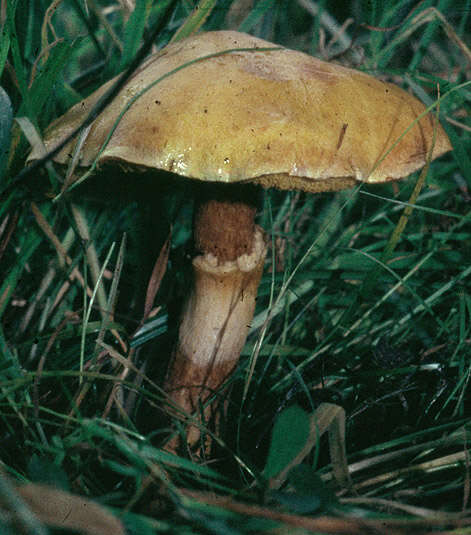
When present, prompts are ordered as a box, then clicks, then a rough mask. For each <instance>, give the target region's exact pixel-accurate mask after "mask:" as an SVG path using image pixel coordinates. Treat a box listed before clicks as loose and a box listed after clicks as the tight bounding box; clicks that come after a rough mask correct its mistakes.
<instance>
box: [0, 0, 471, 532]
mask: <svg viewBox="0 0 471 535" xmlns="http://www.w3.org/2000/svg"><path fill="white" fill-rule="evenodd" d="M129 5H130V6H131V7H132V6H134V2H130V3H129ZM127 6H128V3H127V2H124V1H123V2H119V1H114V2H113V1H105V0H95V1H94V2H87V3H85V2H80V1H77V0H62V1H54V2H52V1H51V0H35V1H34V2H30V1H29V0H8V1H7V0H2V2H1V8H0V24H1V25H2V32H1V34H0V73H1V86H2V87H3V89H4V90H5V92H4V93H0V150H1V151H2V154H4V155H5V156H4V157H3V158H2V162H1V163H0V177H1V181H0V188H1V191H2V194H1V198H0V266H1V267H0V273H2V275H3V276H2V277H1V279H0V316H1V322H0V444H1V448H0V466H1V471H2V473H3V476H1V477H0V483H1V484H0V515H1V516H0V525H3V527H2V530H3V531H2V533H17V532H18V531H15V529H18V526H21V529H22V530H23V531H21V532H24V533H55V532H57V526H56V527H54V523H53V522H52V523H51V522H49V528H48V527H46V525H45V524H44V523H42V522H41V518H42V519H43V520H44V519H45V517H44V516H43V517H41V516H40V520H38V519H36V518H34V517H32V516H31V514H30V512H29V510H28V508H27V507H24V506H23V505H22V502H21V501H20V497H19V494H18V493H19V492H21V491H18V490H17V488H16V484H17V483H19V482H21V483H25V482H30V481H32V482H35V483H44V482H45V483H49V484H51V485H53V486H55V487H56V489H62V490H63V491H71V492H73V493H75V494H80V495H82V496H84V497H87V498H89V499H91V500H93V502H95V503H97V504H100V505H101V506H106V508H108V510H109V511H111V513H112V514H113V516H114V517H115V518H117V519H120V521H121V522H122V523H123V524H124V525H125V526H126V529H127V530H128V532H129V533H142V534H147V533H149V534H151V533H174V532H175V533H218V534H219V533H220V534H226V533H227V534H229V533H230V534H242V533H244V534H245V533H250V532H260V533H265V532H277V533H284V532H290V533H291V532H296V533H306V532H313V533H367V532H368V533H388V534H390V533H431V532H435V531H443V532H446V533H456V534H462V533H471V515H470V492H471V491H470V489H471V477H470V460H469V456H470V449H469V444H470V416H469V415H470V413H471V407H470V394H469V392H470V388H469V382H470V373H471V282H470V280H471V279H470V275H471V254H470V250H471V224H470V216H471V212H470V192H469V187H470V185H471V161H470V157H469V154H470V153H471V151H470V149H471V146H470V145H471V135H470V132H471V121H470V113H471V108H470V95H471V83H470V62H471V53H470V50H469V48H468V47H467V43H469V42H470V28H471V2H469V1H467V0H462V1H461V2H458V3H457V2H452V1H451V0H439V1H437V2H420V3H417V4H412V3H410V2H408V1H407V2H406V1H402V2H392V1H384V2H377V1H369V2H366V1H364V2H363V1H361V0H357V1H352V2H350V3H348V4H347V3H343V4H341V5H339V6H337V5H335V6H334V5H331V3H329V2H314V1H312V0H298V1H294V0H292V1H282V0H259V1H255V2H236V1H231V0H209V1H208V0H207V1H204V0H203V1H201V2H200V3H199V5H198V7H199V9H193V8H194V7H195V6H194V2H192V1H189V0H165V1H164V0H161V1H159V2H152V1H151V0H142V1H138V2H136V7H135V9H128V8H127ZM229 25H231V27H232V28H238V29H240V30H242V31H246V32H250V33H253V34H254V35H258V36H260V37H263V38H266V39H268V40H271V41H273V42H275V43H279V44H282V45H285V46H289V47H291V48H296V49H300V50H303V51H308V52H310V53H312V54H314V55H316V56H319V57H321V58H323V59H332V60H334V59H335V60H336V61H340V62H342V63H344V64H346V65H350V66H353V67H356V68H359V69H361V70H364V71H367V72H370V73H372V74H374V75H377V76H381V77H382V78H384V79H387V80H390V81H393V82H395V83H397V84H399V85H401V86H402V87H404V88H405V89H407V90H409V91H411V92H413V93H414V94H415V95H416V96H417V97H419V98H420V99H421V100H422V101H423V102H424V103H425V104H426V105H427V106H432V105H436V103H437V96H438V95H440V97H441V98H440V102H439V114H440V121H441V123H442V125H443V126H444V128H445V129H446V131H447V133H448V135H449V137H450V140H451V141H452V144H453V148H454V150H453V152H452V153H449V154H447V155H445V156H444V157H442V158H440V159H439V160H437V161H435V162H433V163H432V164H431V166H430V168H429V169H428V172H427V174H426V176H425V174H424V175H422V179H423V178H425V184H424V185H423V187H421V188H420V190H419V191H417V190H416V191H415V193H414V187H415V185H416V183H417V182H418V180H420V179H421V178H420V175H419V174H418V173H416V174H414V175H413V176H411V177H410V178H409V179H408V180H405V181H402V182H400V183H396V184H394V185H384V186H379V187H369V186H363V187H361V188H357V189H355V190H352V191H346V192H340V193H337V194H322V195H318V196H308V195H305V194H302V193H295V192H291V193H290V192H288V193H286V192H279V191H267V192H266V193H265V200H264V209H263V212H262V213H261V214H260V220H261V223H262V225H263V227H264V228H265V229H269V232H270V236H271V246H272V247H271V253H269V257H270V258H269V266H267V269H266V270H265V275H264V278H263V280H262V285H261V289H260V294H259V298H258V301H257V310H256V316H255V318H254V321H253V324H252V331H251V335H250V337H249V340H248V342H247V345H246V347H245V349H244V352H243V357H242V360H241V363H240V366H239V367H238V369H237V372H236V374H235V376H234V377H233V379H232V393H231V397H230V399H229V401H228V409H227V410H228V417H227V422H226V424H225V428H224V430H223V432H222V434H221V437H220V438H219V439H218V449H217V452H216V455H215V457H214V459H212V460H208V461H207V462H197V460H195V459H191V458H185V457H183V456H182V457H177V456H174V455H170V454H169V453H167V452H165V451H163V450H162V449H161V448H160V446H161V444H162V441H163V439H164V438H165V436H166V435H167V433H168V431H169V429H170V425H171V424H173V425H176V426H177V428H178V425H179V422H178V421H174V422H171V421H169V419H168V417H167V415H166V410H165V401H164V396H163V394H162V392H161V390H160V389H159V384H161V380H162V378H163V375H164V373H165V368H166V362H167V359H168V357H169V354H170V351H171V347H172V340H174V338H175V335H176V329H177V327H178V311H179V304H180V303H181V300H182V298H183V296H184V295H185V292H186V284H187V280H188V268H187V262H186V257H187V255H188V254H189V251H190V247H189V237H190V224H191V213H192V206H191V203H190V201H189V200H188V199H189V196H188V195H187V194H186V193H187V192H186V191H185V190H184V189H180V190H179V191H177V192H175V191H171V190H170V189H165V190H164V191H163V192H161V196H162V201H161V203H160V205H159V207H158V209H156V208H155V206H154V207H153V206H151V205H149V203H148V202H147V198H148V196H149V195H148V191H149V190H148V189H145V193H142V194H141V196H140V197H139V196H138V197H137V200H134V201H132V202H131V201H130V200H129V197H130V195H131V193H130V192H129V191H128V190H129V187H127V186H124V187H123V186H122V185H121V183H120V181H119V180H117V181H116V182H113V183H108V184H106V185H105V186H104V188H103V189H104V190H105V191H106V198H107V199H108V200H107V202H106V203H104V202H102V201H99V200H97V198H98V194H99V193H100V192H97V191H94V190H90V191H87V197H86V198H81V199H76V198H74V197H73V196H62V197H60V199H57V198H56V197H57V195H58V194H59V193H60V191H61V188H62V181H63V170H62V169H60V168H59V167H58V166H56V165H55V164H53V163H52V162H51V161H48V162H47V163H46V164H45V165H43V166H42V168H41V169H39V168H36V169H34V171H33V172H25V171H24V169H25V165H26V164H25V162H26V158H27V155H28V152H29V147H30V143H37V142H38V139H40V136H41V133H42V132H43V131H44V129H45V128H46V127H47V125H48V124H49V123H50V122H51V121H52V120H53V119H54V118H55V117H57V116H59V115H60V114H62V113H63V112H64V111H66V110H67V109H68V108H69V107H70V106H71V105H72V104H73V103H75V102H77V101H78V100H79V99H80V97H81V96H83V95H88V94H89V93H91V92H92V91H93V90H94V89H95V88H97V87H99V86H100V85H101V84H102V83H103V82H104V81H106V80H108V79H109V78H111V77H112V76H114V75H116V74H117V73H119V72H120V71H122V70H123V69H126V68H129V67H130V66H131V67H132V66H133V61H134V60H135V59H136V57H137V58H138V59H139V57H140V56H139V54H140V53H141V52H142V55H144V54H145V53H146V52H148V51H149V50H150V49H151V48H152V47H160V46H163V45H164V44H165V43H167V42H168V41H170V40H171V39H179V38H182V37H184V36H186V35H188V34H190V33H191V32H193V31H196V30H198V29H204V30H214V29H224V28H228V27H229ZM151 45H152V47H151ZM142 46H144V47H146V48H144V49H141V47H142ZM438 88H439V93H438ZM436 109H438V108H436ZM146 178H147V177H145V176H143V178H142V185H143V187H144V186H145V187H146V188H152V185H148V184H147V183H146ZM101 193H103V192H101ZM138 212H139V214H140V215H139V216H137V215H136V214H137V213H138ZM156 212H159V213H160V214H163V216H164V217H163V222H162V220H161V222H160V223H157V224H156V223H155V217H154V216H155V214H156ZM150 225H152V227H151V228H152V229H153V231H152V236H148V237H147V238H145V239H144V240H141V239H140V238H139V237H138V236H139V229H140V228H149V226H150ZM170 225H171V226H172V239H171V246H170V248H169V250H166V249H165V246H164V243H165V240H166V238H167V236H168V232H169V228H170ZM143 251H146V253H143ZM167 255H168V262H167ZM154 264H155V266H156V268H155V269H154V271H153V268H154ZM152 273H154V275H153V276H151V274H152ZM146 296H147V301H146ZM107 310H111V311H112V313H111V314H109V313H106V311H107ZM156 356H157V357H158V358H156ZM320 409H321V410H320ZM319 411H320V412H319ZM344 416H345V420H343V417H344ZM322 418H325V422H324V423H325V426H323V427H322V425H323V424H322V425H321V424H320V422H321V421H324V420H322ZM343 421H345V428H344V427H343V423H342V422H343ZM316 426H317V427H316ZM321 427H322V429H321ZM316 428H317V430H318V431H326V432H325V433H319V434H321V435H322V436H320V437H318V436H317V435H316V433H315V430H316ZM327 431H328V433H327ZM343 431H345V444H346V449H347V460H348V466H349V471H350V476H351V480H352V485H353V486H349V485H348V484H345V485H344V486H343V487H342V486H339V484H338V478H337V477H336V474H338V473H339V472H338V470H341V469H342V468H345V467H344V466H343V467H342V462H343V461H342V455H341V450H342V445H343V444H344V439H343V436H342V435H343ZM327 435H328V437H329V439H327ZM288 438H289V440H288ZM336 448H337V450H336ZM336 451H337V453H336ZM339 451H340V454H339V453H338V452H339ZM289 469H291V470H289ZM282 470H285V472H286V474H285V477H284V480H283V481H281V482H279V484H277V485H275V484H274V483H273V482H274V477H275V476H277V474H279V473H280V471H282ZM7 476H8V477H7ZM58 492H59V490H58ZM99 511H101V512H100V513H97V515H98V516H99V514H103V515H106V514H108V513H106V512H105V509H104V508H99ZM100 518H101V517H100ZM94 519H95V520H96V521H97V522H98V517H97V518H95V517H94ZM108 520H109V519H106V518H105V520H104V524H105V525H106V523H107V522H108ZM15 523H16V524H15ZM91 523H92V520H91V517H90V516H86V517H83V518H82V524H81V527H82V528H83V529H86V526H87V525H88V526H90V525H91ZM13 525H16V528H13ZM90 529H91V528H90ZM109 529H111V528H109ZM102 530H103V531H102V533H111V531H106V528H102ZM85 532H87V531H85ZM89 532H91V531H89Z"/></svg>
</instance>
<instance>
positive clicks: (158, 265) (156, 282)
mask: <svg viewBox="0 0 471 535" xmlns="http://www.w3.org/2000/svg"><path fill="white" fill-rule="evenodd" d="M170 241H171V233H170V234H169V235H168V238H167V239H166V240H165V243H164V244H163V246H162V249H161V250H160V253H159V256H158V257H157V260H156V262H155V264H154V268H153V270H152V275H151V277H150V280H149V285H148V286H147V293H146V301H145V305H144V317H143V318H142V322H141V324H140V325H139V327H138V329H137V330H139V329H140V328H141V327H142V324H143V323H144V322H145V321H146V319H147V318H148V317H149V314H150V313H151V311H152V305H153V304H154V299H155V296H156V295H157V292H158V291H159V288H160V284H161V282H162V279H163V278H164V275H165V271H166V270H167V263H168V255H169V253H170Z"/></svg>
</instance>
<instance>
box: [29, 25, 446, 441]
mask: <svg viewBox="0 0 471 535" xmlns="http://www.w3.org/2000/svg"><path fill="white" fill-rule="evenodd" d="M259 49H261V50H259ZM267 49H268V50H267ZM112 83H113V80H112V81H110V82H108V83H107V84H105V85H104V86H103V87H101V88H100V89H98V90H97V91H96V92H95V93H93V94H92V95H91V96H90V97H88V98H87V99H85V100H83V101H82V102H79V103H78V104H77V105H75V106H74V107H73V108H72V109H71V110H70V111H69V112H68V113H66V114H65V115H63V116H62V117H61V118H59V119H58V120H56V121H55V122H54V123H53V124H52V125H51V127H50V128H49V129H48V131H47V133H46V137H45V145H46V148H47V149H52V148H53V147H54V146H57V144H58V143H59V142H60V141H61V140H62V139H64V138H65V136H67V135H68V134H69V133H70V132H72V131H73V130H74V129H75V128H77V127H78V126H79V125H80V123H81V121H82V120H83V118H84V117H85V116H86V114H87V113H88V112H89V110H90V109H91V108H92V106H93V105H94V104H95V103H96V102H97V100H98V99H99V98H100V97H101V96H102V95H103V94H104V92H105V91H106V90H107V89H108V88H109V87H110V84H112ZM122 112H124V113H122ZM110 133H111V135H109V134H110ZM434 133H435V141H434V145H433V151H432V154H431V156H432V158H436V157H438V156H440V155H442V154H443V153H445V152H446V151H448V150H450V148H451V147H450V143H449V140H448V138H447V136H446V134H445V133H444V131H443V129H442V128H441V126H440V125H439V124H438V123H437V122H436V121H435V120H434V118H433V117H432V116H431V114H427V113H426V110H425V107H424V106H423V104H422V103H420V102H419V101H418V100H417V99H416V98H414V97H413V96H411V95H410V94H408V93H407V92H405V91H404V90H402V89H400V88H399V87H397V86H395V85H392V84H390V83H386V82H383V81H381V80H378V79H376V78H373V77H372V76H369V75H367V74H365V73H363V72H359V71H356V70H352V69H349V68H346V67H342V66H340V65H337V64H334V63H326V62H323V61H321V60H319V59H317V58H314V57H311V56H309V55H307V54H304V53H301V52H297V51H293V50H288V49H285V48H281V47H277V46H276V45H273V44H272V43H269V42H267V41H264V40H262V39H258V38H255V37H252V36H250V35H247V34H243V33H238V32H234V31H216V32H207V33H201V34H198V35H195V36H192V37H189V38H187V39H185V40H182V41H179V42H175V43H172V44H170V45H168V46H167V47H166V48H164V49H163V50H161V51H160V52H158V53H157V54H154V55H152V56H150V57H149V58H148V59H147V61H145V62H144V63H143V64H142V65H141V67H140V68H139V69H137V70H136V72H135V73H134V74H133V75H132V77H131V79H130V80H129V81H128V82H127V83H126V85H125V86H124V87H123V88H122V90H121V91H120V93H119V94H118V96H117V97H116V98H115V100H114V101H113V102H112V103H111V104H110V105H109V106H108V107H107V108H106V109H105V110H104V112H103V113H102V114H101V115H100V116H99V117H98V118H97V119H96V120H95V122H94V123H93V125H92V127H91V129H90V132H89V134H88V136H87V138H86V140H85V142H84V143H83V145H82V147H81V149H80V150H81V152H80V159H79V165H80V166H82V167H89V166H91V165H92V164H93V163H94V161H95V160H96V161H97V163H98V164H103V163H104V162H111V161H112V162H118V163H119V164H120V165H121V166H125V167H127V168H128V169H139V168H141V169H142V168H146V169H158V170H160V172H162V171H166V172H168V173H172V174H174V175H180V176H181V177H187V178H188V179H192V180H193V181H195V182H196V181H201V182H203V181H204V182H205V183H206V184H207V185H206V187H203V185H202V187H201V189H202V191H203V195H202V198H201V199H200V200H199V202H198V206H197V209H196V216H195V218H194V240H195V247H196V249H197V251H198V255H197V256H196V257H195V258H194V259H193V271H194V281H193V286H192V289H191V291H190V294H189V296H188V298H187V302H186V304H185V305H184V308H183V313H182V319H181V324H180V329H179V339H178V342H177V344H176V348H175V350H174V353H173V357H172V361H171V364H170V367H169V370H168V374H167V378H166V381H165V385H164V388H165V390H166V391H167V393H168V395H169V397H170V399H171V400H172V401H173V402H174V403H175V405H176V406H177V407H179V408H180V409H182V410H183V411H185V413H189V414H193V415H194V414H195V413H196V422H197V421H198V417H203V418H204V419H205V420H207V421H209V420H210V419H211V418H212V417H213V415H214V413H215V406H216V405H215V404H214V403H209V402H208V401H209V400H210V399H211V398H212V395H213V393H214V392H216V391H217V390H218V389H219V388H220V387H221V386H222V385H223V383H224V382H225V381H226V380H227V379H228V377H229V376H230V374H231V373H232V371H233V370H234V368H235V367H236V365H237V362H238V359H239V356H240V353H241V350H242V348H243V346H244V344H245V341H246V337H247V334H248V330H249V326H250V322H251V320H252V317H253V314H254V307H255V300H256V296H257V288H258V285H259V282H260V278H261V275H262V271H263V265H264V260H265V255H266V251H267V246H266V240H265V234H264V231H263V230H262V229H261V228H260V227H258V226H257V225H256V224H255V214H256V202H255V200H254V198H255V197H256V195H255V196H254V193H253V189H251V187H250V185H249V183H250V184H253V185H261V186H263V187H276V188H280V189H286V190H292V189H299V190H304V191H307V192H313V193H316V192H323V191H335V190H340V189H344V188H348V187H351V186H354V185H355V184H357V183H359V182H366V183H369V184H371V183H382V182H387V181H391V180H396V179H399V178H401V177H405V176H407V175H409V174H410V173H412V172H413V171H416V170H417V169H419V168H421V167H422V166H424V164H425V163H426V160H427V158H428V156H429V154H430V152H431V150H432V139H433V137H434ZM72 152H73V144H72V143H70V144H69V145H67V146H66V147H64V149H63V150H61V151H60V152H59V154H58V155H57V156H56V160H57V161H58V162H61V163H67V161H68V159H69V158H70V154H71V153H72ZM32 158H34V154H33V155H32ZM156 176H160V175H159V174H158V173H156ZM199 407H205V409H204V413H203V415H201V414H198V410H199ZM193 422H195V420H193ZM199 437H200V432H199V430H198V425H189V427H188V434H187V440H188V443H189V444H190V445H194V444H195V443H196V442H197V441H198V439H199Z"/></svg>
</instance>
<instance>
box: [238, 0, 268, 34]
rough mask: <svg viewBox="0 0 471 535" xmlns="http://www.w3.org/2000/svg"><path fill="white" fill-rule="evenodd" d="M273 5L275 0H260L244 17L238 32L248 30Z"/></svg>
mask: <svg viewBox="0 0 471 535" xmlns="http://www.w3.org/2000/svg"><path fill="white" fill-rule="evenodd" d="M274 7H275V0H261V2H258V3H257V5H256V6H254V8H253V9H252V10H251V11H250V13H249V14H248V15H247V16H246V17H245V19H244V21H243V22H242V24H241V25H240V26H239V31H240V32H250V30H252V28H253V27H254V26H255V25H256V24H257V23H258V22H259V21H260V19H261V18H262V17H263V16H264V15H265V14H266V13H268V12H269V11H271V10H273V8H274Z"/></svg>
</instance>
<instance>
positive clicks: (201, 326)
mask: <svg viewBox="0 0 471 535" xmlns="http://www.w3.org/2000/svg"><path fill="white" fill-rule="evenodd" d="M234 204H239V203H229V202H221V201H209V202H208V203H205V204H204V205H202V206H201V207H200V210H199V214H198V215H197V217H196V223H195V243H196V245H197V246H198V247H199V248H201V249H203V251H202V252H203V254H201V255H199V256H197V257H195V258H194V259H193V272H194V281H193V288H192V290H191V293H190V295H189V297H188V299H187V301H186V303H185V305H184V309H183V314H182V320H181V324H180V330H179V339H178V343H177V346H176V349H175V351H174V354H173V358H172V362H171V364H170V367H169V371H168V374H167V379H166V383H165V386H164V389H165V391H166V392H167V393H168V395H169V397H170V399H171V401H172V402H173V403H174V404H175V405H176V406H177V407H178V408H180V409H181V410H182V411H184V412H185V413H187V414H194V413H195V412H196V411H198V409H199V407H201V406H204V405H206V406H205V408H204V413H203V415H197V419H198V420H199V419H200V417H202V418H203V419H204V422H205V423H209V422H210V421H213V420H214V419H215V418H216V420H217V412H218V410H217V409H218V403H217V400H215V401H208V400H209V398H210V397H211V396H212V395H213V394H214V393H215V392H216V391H217V390H218V389H219V388H220V387H221V386H222V384H223V383H224V382H225V381H226V379H227V378H228V377H229V376H230V374H231V373H232V372H233V370H234V368H235V367H236V365H237V362H238V360H239V356H240V353H241V351H242V348H243V347H244V344H245V341H246V338H247V334H248V332H249V328H250V323H251V321H252V318H253V314H254V309H255V300H256V296H257V290H258V286H259V283H260V278H261V276H262V272H263V265H264V260H265V256H266V252H267V247H266V244H265V236H264V233H263V230H262V229H261V228H260V227H258V226H256V225H255V224H254V222H253V219H254V215H255V210H254V209H253V210H252V207H248V208H247V210H240V209H239V210H233V208H234ZM224 205H225V206H224ZM224 208H228V210H224ZM231 211H232V215H233V216H234V217H235V215H236V213H238V214H239V215H240V214H241V213H242V219H244V220H245V223H246V225H245V229H244V230H240V231H239V232H238V233H235V234H237V236H235V235H234V239H233V240H232V243H230V241H228V239H227V236H229V235H232V234H234V233H233V230H231V228H232V227H233V220H234V217H231V216H230V215H229V216H228V215H227V213H228V212H231ZM244 212H245V214H244ZM249 212H250V213H251V216H249V217H247V214H248V213H249ZM209 221H211V229H213V230H212V231H211V233H212V238H211V239H209V240H208V239H206V238H207V228H208V227H207V224H208V222H209ZM250 227H252V229H253V230H248V229H249V228H250ZM205 229H206V230H205ZM224 236H225V237H224ZM241 237H242V238H241ZM236 243H238V245H235V244H236ZM244 243H245V244H246V245H244ZM202 244H203V245H202ZM247 244H248V245H247ZM241 251H245V252H242V253H241ZM234 256H235V258H234ZM231 257H232V258H231ZM207 402H208V403H207ZM199 437H200V431H199V429H198V427H197V426H194V425H192V426H189V428H188V431H187V443H188V444H189V445H190V446H193V445H195V443H196V442H197V441H198V439H199Z"/></svg>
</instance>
